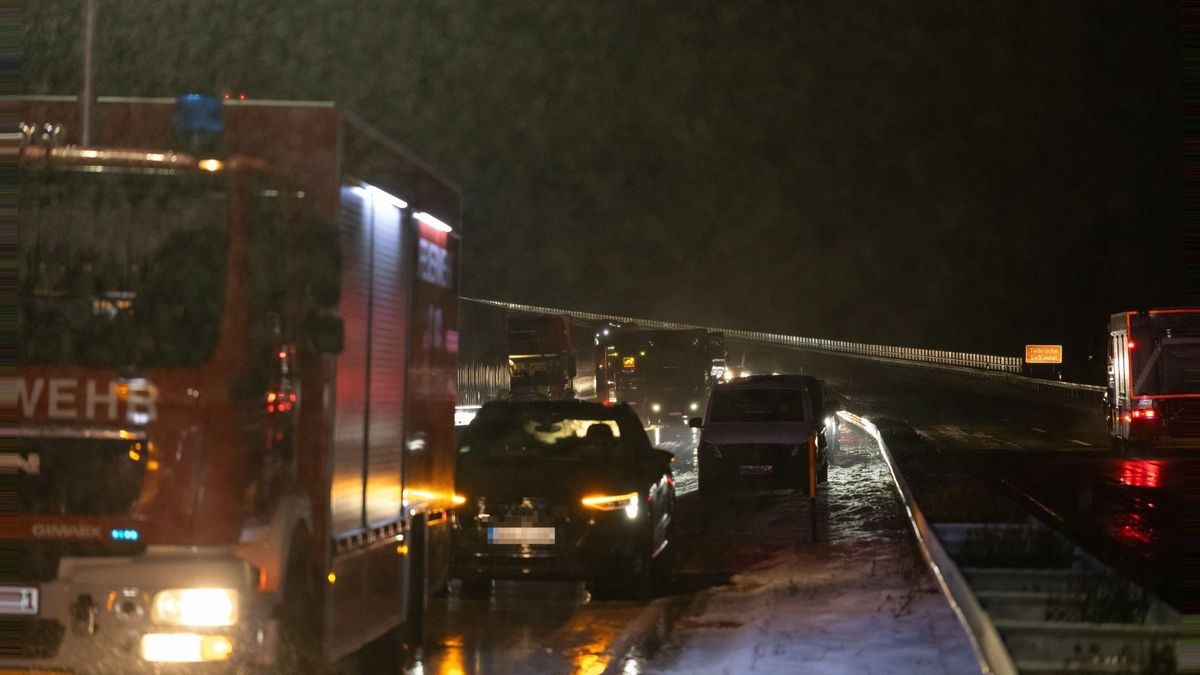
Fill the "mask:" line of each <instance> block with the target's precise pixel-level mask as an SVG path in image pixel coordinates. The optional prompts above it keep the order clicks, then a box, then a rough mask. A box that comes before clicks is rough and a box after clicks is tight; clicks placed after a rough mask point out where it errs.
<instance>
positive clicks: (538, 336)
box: [508, 314, 576, 400]
mask: <svg viewBox="0 0 1200 675" xmlns="http://www.w3.org/2000/svg"><path fill="white" fill-rule="evenodd" d="M508 362H509V370H510V373H511V375H510V381H511V386H512V391H511V394H512V398H513V399H517V400H519V399H548V400H561V399H564V398H573V397H574V395H575V394H574V379H575V363H576V362H575V355H574V353H573V351H572V343H571V317H569V316H566V315H562V314H542V315H524V314H518V315H510V316H509V317H508Z"/></svg>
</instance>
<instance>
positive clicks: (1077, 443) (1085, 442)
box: [1071, 438, 1092, 448]
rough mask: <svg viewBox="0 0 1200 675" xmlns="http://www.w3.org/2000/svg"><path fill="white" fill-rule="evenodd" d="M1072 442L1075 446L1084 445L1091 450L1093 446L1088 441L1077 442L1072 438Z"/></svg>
mask: <svg viewBox="0 0 1200 675" xmlns="http://www.w3.org/2000/svg"><path fill="white" fill-rule="evenodd" d="M1071 442H1072V443H1074V444H1075V445H1083V446H1086V447H1089V448H1090V447H1092V444H1091V443H1088V442H1087V441H1077V440H1075V439H1074V438H1072V439H1071Z"/></svg>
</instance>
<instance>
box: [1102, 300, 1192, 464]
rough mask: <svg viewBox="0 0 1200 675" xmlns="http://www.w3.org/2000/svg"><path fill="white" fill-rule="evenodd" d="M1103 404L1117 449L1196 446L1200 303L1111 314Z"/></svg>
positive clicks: (1109, 429)
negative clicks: (1189, 305)
mask: <svg viewBox="0 0 1200 675" xmlns="http://www.w3.org/2000/svg"><path fill="white" fill-rule="evenodd" d="M1105 408H1106V417H1107V418H1108V433H1109V437H1110V438H1111V439H1112V442H1113V447H1114V448H1115V449H1117V450H1129V449H1136V448H1140V447H1150V446H1158V447H1179V446H1186V447H1196V446H1200V309H1196V308H1188V309H1152V310H1150V311H1146V312H1120V313H1118V314H1113V315H1112V317H1111V320H1110V322H1109V341H1108V387H1107V391H1106V396H1105Z"/></svg>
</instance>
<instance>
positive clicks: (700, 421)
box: [688, 417, 704, 429]
mask: <svg viewBox="0 0 1200 675" xmlns="http://www.w3.org/2000/svg"><path fill="white" fill-rule="evenodd" d="M688 426H689V427H691V428H693V429H703V428H704V418H701V417H693V418H692V419H690V420H688Z"/></svg>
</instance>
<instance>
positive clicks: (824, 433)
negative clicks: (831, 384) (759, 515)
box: [689, 375, 837, 494]
mask: <svg viewBox="0 0 1200 675" xmlns="http://www.w3.org/2000/svg"><path fill="white" fill-rule="evenodd" d="M827 406H828V395H827V392H826V387H825V382H824V381H823V380H821V379H819V378H815V377H811V376H806V375H758V376H753V377H745V378H740V379H737V380H733V381H731V382H726V383H723V384H718V385H717V386H716V387H714V388H713V392H712V396H711V397H710V398H709V401H708V410H707V417H705V418H704V419H701V418H699V417H697V418H693V419H692V420H691V421H690V422H689V424H690V425H691V426H693V427H697V428H701V429H702V431H701V433H700V446H699V449H698V453H697V457H698V463H699V479H700V492H701V493H702V494H703V493H712V492H716V491H718V490H721V489H725V488H731V487H747V488H751V487H758V488H791V489H795V490H801V491H807V490H808V488H809V466H810V459H809V453H810V448H809V445H810V443H811V444H812V448H811V452H812V454H813V460H814V461H813V464H814V465H815V466H814V468H815V474H816V482H817V483H824V482H825V481H826V479H827V478H828V475H829V445H830V439H836V437H837V433H836V416H835V415H832V414H830V412H829V411H828V410H827Z"/></svg>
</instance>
